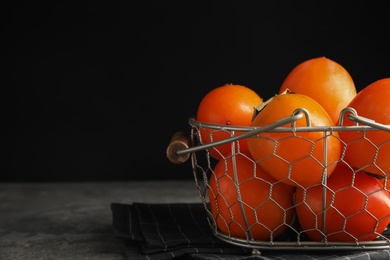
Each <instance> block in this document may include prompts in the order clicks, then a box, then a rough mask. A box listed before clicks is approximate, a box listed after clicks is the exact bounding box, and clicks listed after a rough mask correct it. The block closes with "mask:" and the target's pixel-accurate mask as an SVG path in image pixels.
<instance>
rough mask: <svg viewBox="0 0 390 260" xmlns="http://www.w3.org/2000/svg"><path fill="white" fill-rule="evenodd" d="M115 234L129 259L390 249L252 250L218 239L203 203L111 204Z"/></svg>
mask: <svg viewBox="0 0 390 260" xmlns="http://www.w3.org/2000/svg"><path fill="white" fill-rule="evenodd" d="M111 210H112V216H113V229H114V235H115V236H116V237H117V238H119V239H121V240H122V241H123V243H124V246H125V251H126V256H127V258H128V259H129V260H130V259H131V260H164V259H198V260H249V259H256V260H257V259H278V260H284V259H286V260H287V259H289V260H290V259H296V260H306V259H310V260H313V259H321V260H328V259H340V260H341V259H343V260H345V259H354V260H373V259H390V250H387V249H386V250H369V251H362V250H358V251H338V250H337V251H332V250H331V251H301V250H299V251H290V252H289V251H285V250H281V251H277V250H269V251H268V250H267V251H263V252H262V254H261V255H251V250H250V249H248V248H242V247H238V246H234V245H231V244H228V243H226V242H223V241H221V240H219V239H218V238H216V237H215V236H214V235H213V234H212V232H211V228H210V226H209V224H208V221H207V217H206V212H205V210H204V208H203V204H201V203H199V204H196V203H191V204H187V203H173V204H147V203H133V204H131V205H127V204H120V203H111Z"/></svg>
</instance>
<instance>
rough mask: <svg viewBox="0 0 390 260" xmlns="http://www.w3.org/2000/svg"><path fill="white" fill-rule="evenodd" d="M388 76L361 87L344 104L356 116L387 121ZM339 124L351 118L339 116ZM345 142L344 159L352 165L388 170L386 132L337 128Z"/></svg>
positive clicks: (389, 106)
mask: <svg viewBox="0 0 390 260" xmlns="http://www.w3.org/2000/svg"><path fill="white" fill-rule="evenodd" d="M389 100H390V78H383V79H379V80H377V81H375V82H372V83H371V84H369V85H368V86H366V87H365V88H363V89H362V90H361V91H359V93H358V94H357V95H356V97H355V98H354V99H353V100H351V102H350V103H349V104H348V107H351V108H354V109H355V110H356V112H357V114H358V115H359V116H362V117H365V118H368V119H370V120H374V121H375V122H377V123H380V124H384V125H390V103H389ZM342 124H343V125H345V126H349V125H353V124H354V122H352V121H351V120H349V119H348V118H347V114H346V115H345V116H344V118H343V123H342ZM340 138H341V139H342V140H343V141H344V142H345V144H346V146H345V157H344V159H345V161H346V162H348V163H349V164H350V165H351V166H352V167H355V168H358V169H362V170H364V171H366V172H369V173H372V174H377V175H379V176H382V177H384V176H385V175H388V174H389V173H390V132H388V131H384V130H375V131H366V132H362V131H359V132H356V131H343V132H340Z"/></svg>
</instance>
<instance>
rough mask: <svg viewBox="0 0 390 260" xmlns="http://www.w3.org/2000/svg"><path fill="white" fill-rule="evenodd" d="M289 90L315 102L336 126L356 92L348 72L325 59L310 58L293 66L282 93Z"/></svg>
mask: <svg viewBox="0 0 390 260" xmlns="http://www.w3.org/2000/svg"><path fill="white" fill-rule="evenodd" d="M286 89H289V90H290V91H292V92H295V93H300V94H305V95H308V96H310V97H311V98H313V99H314V100H316V101H317V102H318V103H320V105H321V106H322V107H323V108H324V109H325V110H326V111H327V112H328V114H329V115H330V117H331V118H332V119H333V122H334V123H336V122H337V121H338V119H339V116H340V112H341V110H342V109H344V108H345V107H346V106H347V105H348V103H349V102H350V101H351V100H352V98H354V97H355V96H356V91H357V90H356V86H355V83H354V81H353V79H352V76H351V75H350V73H349V72H348V71H347V69H346V68H344V67H343V66H342V65H341V64H339V63H337V62H336V61H334V60H331V59H329V58H326V57H316V58H312V59H308V60H305V61H303V62H301V63H300V64H298V65H297V66H296V67H294V68H293V69H292V70H291V71H290V72H289V74H288V75H287V77H286V78H285V79H284V81H283V83H282V85H281V87H280V89H279V93H282V92H283V91H285V90H286Z"/></svg>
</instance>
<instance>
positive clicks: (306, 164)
mask: <svg viewBox="0 0 390 260" xmlns="http://www.w3.org/2000/svg"><path fill="white" fill-rule="evenodd" d="M267 102H268V101H267ZM267 102H265V104H267ZM297 108H304V109H306V110H307V112H308V113H309V118H310V126H312V127H315V126H324V127H327V126H332V125H333V120H332V119H331V117H330V116H329V114H328V113H327V112H326V111H325V109H324V108H323V107H322V106H321V105H320V104H319V103H318V102H317V101H315V100H314V99H313V98H311V97H309V96H307V95H304V94H293V93H286V94H279V95H276V96H275V97H273V98H272V99H271V100H270V102H269V103H268V104H267V105H266V106H265V107H264V108H263V109H262V110H261V111H260V112H259V113H258V114H257V116H256V117H255V119H254V120H253V121H252V123H251V126H254V127H260V126H266V125H269V124H271V123H274V122H275V121H277V120H280V119H282V118H285V117H288V116H291V115H292V114H293V112H294V111H295V110H296V109H297ZM306 119H307V118H306V117H304V118H301V119H299V120H297V121H296V122H295V126H296V127H301V126H307V124H306ZM284 126H285V127H291V125H284ZM325 140H326V141H325ZM247 142H248V148H249V152H250V154H251V155H252V157H253V158H254V159H255V160H256V161H257V163H258V165H259V166H260V167H261V168H262V169H263V170H265V171H266V172H267V173H268V174H270V175H271V176H273V177H274V178H276V179H278V180H283V182H285V183H287V184H290V185H294V186H300V185H302V186H304V187H307V186H310V185H313V184H317V183H320V182H321V180H322V178H323V175H324V172H326V176H329V175H330V174H331V173H332V171H333V170H334V168H335V166H336V162H337V161H338V160H339V159H340V154H341V144H340V140H339V139H338V133H337V132H332V133H327V134H326V138H325V133H324V132H323V131H300V132H298V131H297V132H293V131H292V130H291V131H288V132H281V131H279V132H276V131H269V132H262V133H260V134H258V135H257V137H253V138H252V137H251V138H248V139H247ZM325 145H326V152H325V151H324V150H325V149H324V147H325ZM324 156H326V160H327V161H326V165H324Z"/></svg>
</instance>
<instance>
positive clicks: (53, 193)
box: [0, 181, 200, 260]
mask: <svg viewBox="0 0 390 260" xmlns="http://www.w3.org/2000/svg"><path fill="white" fill-rule="evenodd" d="M112 202H118V203H128V204H131V203H132V202H147V203H172V202H200V199H199V195H198V193H197V190H196V187H195V183H194V181H149V182H76V183H72V182H70V183H69V182H66V183H0V259H1V260H8V259H12V260H17V259H33V260H37V259H80V260H84V259H94V260H99V259H125V254H124V251H123V248H122V244H121V241H120V240H118V239H117V238H115V237H114V236H113V230H112V215H111V209H110V204H111V203H112Z"/></svg>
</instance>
